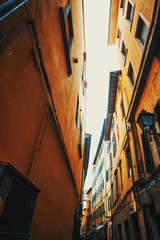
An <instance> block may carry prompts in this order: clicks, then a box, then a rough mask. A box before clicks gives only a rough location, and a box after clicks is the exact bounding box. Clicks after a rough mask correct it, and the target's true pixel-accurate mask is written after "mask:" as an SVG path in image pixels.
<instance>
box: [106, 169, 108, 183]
mask: <svg viewBox="0 0 160 240" xmlns="http://www.w3.org/2000/svg"><path fill="white" fill-rule="evenodd" d="M106 182H108V170H107V171H106Z"/></svg>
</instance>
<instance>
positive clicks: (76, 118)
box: [75, 95, 79, 127]
mask: <svg viewBox="0 0 160 240" xmlns="http://www.w3.org/2000/svg"><path fill="white" fill-rule="evenodd" d="M78 109H79V95H78V97H77V107H76V117H75V120H76V127H77V122H78Z"/></svg>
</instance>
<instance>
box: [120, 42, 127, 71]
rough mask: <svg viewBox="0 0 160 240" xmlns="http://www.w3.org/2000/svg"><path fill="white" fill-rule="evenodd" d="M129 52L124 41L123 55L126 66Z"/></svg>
mask: <svg viewBox="0 0 160 240" xmlns="http://www.w3.org/2000/svg"><path fill="white" fill-rule="evenodd" d="M127 52H128V49H127V47H126V44H125V43H124V41H122V47H121V53H122V58H123V64H124V66H125V64H126V58H127Z"/></svg>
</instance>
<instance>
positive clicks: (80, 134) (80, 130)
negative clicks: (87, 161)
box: [78, 119, 82, 158]
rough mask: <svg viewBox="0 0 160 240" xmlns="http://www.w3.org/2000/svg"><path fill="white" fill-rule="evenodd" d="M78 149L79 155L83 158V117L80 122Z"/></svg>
mask: <svg viewBox="0 0 160 240" xmlns="http://www.w3.org/2000/svg"><path fill="white" fill-rule="evenodd" d="M78 151H79V157H80V158H82V122H81V119H80V122H79V141H78Z"/></svg>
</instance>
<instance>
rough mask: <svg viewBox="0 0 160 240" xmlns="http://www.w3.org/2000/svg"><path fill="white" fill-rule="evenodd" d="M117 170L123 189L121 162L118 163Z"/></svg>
mask: <svg viewBox="0 0 160 240" xmlns="http://www.w3.org/2000/svg"><path fill="white" fill-rule="evenodd" d="M119 170H120V181H121V189H123V179H122V162H121V161H120V163H119Z"/></svg>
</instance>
